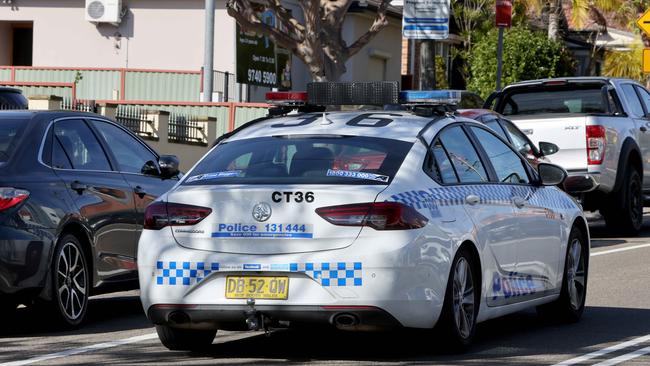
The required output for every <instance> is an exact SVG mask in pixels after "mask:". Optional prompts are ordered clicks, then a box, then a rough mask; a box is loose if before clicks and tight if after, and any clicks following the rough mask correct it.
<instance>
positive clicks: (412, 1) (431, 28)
mask: <svg viewBox="0 0 650 366" xmlns="http://www.w3.org/2000/svg"><path fill="white" fill-rule="evenodd" d="M449 1H450V0H404V11H403V17H402V35H403V36H404V38H409V39H447V38H448V37H449Z"/></svg>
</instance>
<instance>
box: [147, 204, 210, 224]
mask: <svg viewBox="0 0 650 366" xmlns="http://www.w3.org/2000/svg"><path fill="white" fill-rule="evenodd" d="M211 212H212V209H210V208H208V207H200V206H192V205H183V204H180V203H166V202H154V203H152V204H151V205H149V206H148V207H147V210H146V211H145V213H144V228H145V229H149V230H160V229H162V228H164V227H165V226H188V225H196V224H198V223H199V222H201V220H203V219H204V218H206V217H207V216H208V215H210V213H211Z"/></svg>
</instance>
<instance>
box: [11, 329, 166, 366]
mask: <svg viewBox="0 0 650 366" xmlns="http://www.w3.org/2000/svg"><path fill="white" fill-rule="evenodd" d="M154 338H158V335H157V334H156V333H150V334H145V335H141V336H137V337H131V338H125V339H118V340H117V341H111V342H105V343H97V344H91V345H88V346H84V347H79V348H73V349H69V350H65V351H61V352H55V353H50V354H47V355H43V356H38V357H34V358H28V359H26V360H19V361H11V362H5V363H0V366H21V365H29V364H32V363H36V362H43V361H48V360H52V359H55V358H61V357H68V356H73V355H78V354H80V353H86V352H91V351H97V350H101V349H106V348H112V347H117V346H122V345H125V344H129V343H136V342H142V341H147V340H150V339H154Z"/></svg>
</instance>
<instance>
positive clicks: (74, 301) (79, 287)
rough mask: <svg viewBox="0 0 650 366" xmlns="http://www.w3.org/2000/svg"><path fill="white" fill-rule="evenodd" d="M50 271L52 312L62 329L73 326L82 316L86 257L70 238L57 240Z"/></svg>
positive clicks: (86, 287) (85, 300) (85, 306)
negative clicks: (53, 310) (62, 326)
mask: <svg viewBox="0 0 650 366" xmlns="http://www.w3.org/2000/svg"><path fill="white" fill-rule="evenodd" d="M52 270H53V279H54V281H53V285H54V286H53V289H52V290H53V302H54V305H55V306H54V308H55V311H56V313H57V315H58V317H59V318H60V320H61V321H62V322H63V323H64V324H65V325H68V326H77V325H79V324H81V323H82V322H83V320H84V317H85V316H86V310H87V309H88V296H89V294H90V284H89V273H88V264H87V262H86V257H85V255H84V252H83V249H82V248H81V245H80V244H79V241H78V240H77V238H76V237H74V236H73V235H66V236H64V237H63V238H62V239H61V240H60V242H59V245H58V246H57V249H56V252H55V254H54V265H53V266H52Z"/></svg>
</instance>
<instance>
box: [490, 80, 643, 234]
mask: <svg viewBox="0 0 650 366" xmlns="http://www.w3.org/2000/svg"><path fill="white" fill-rule="evenodd" d="M486 105H490V106H492V108H493V109H494V110H495V111H497V112H499V113H501V114H503V115H505V116H506V117H507V118H508V119H510V120H512V121H513V122H514V123H515V124H516V125H517V126H518V127H519V128H520V129H521V130H522V131H523V132H524V133H525V134H527V135H528V137H530V139H531V140H532V141H533V142H534V143H536V144H538V143H539V142H540V141H549V142H553V143H555V144H556V145H558V146H559V148H560V149H559V151H558V152H557V153H556V154H554V155H553V156H552V157H550V160H551V161H552V162H553V163H555V164H558V165H560V166H562V167H564V168H565V169H566V170H567V172H568V173H569V176H570V177H572V178H573V179H582V180H584V181H585V182H586V183H585V188H584V191H585V192H584V193H582V194H581V199H582V202H583V206H584V209H585V210H590V211H595V210H599V211H600V213H601V214H602V215H603V216H604V218H605V220H606V222H607V225H608V226H609V227H611V228H614V229H616V230H617V231H618V232H620V233H624V234H631V235H635V234H638V232H639V230H640V229H641V224H642V220H643V206H644V193H646V192H649V191H650V92H648V91H647V90H646V89H645V88H644V87H643V86H642V85H641V84H639V83H637V82H635V81H632V80H628V79H612V78H604V77H575V78H556V79H543V80H532V81H525V82H520V83H516V84H512V85H509V86H508V87H506V88H505V89H504V90H503V91H502V92H500V93H496V94H494V95H493V96H491V97H490V98H489V99H488V101H487V102H486Z"/></svg>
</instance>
